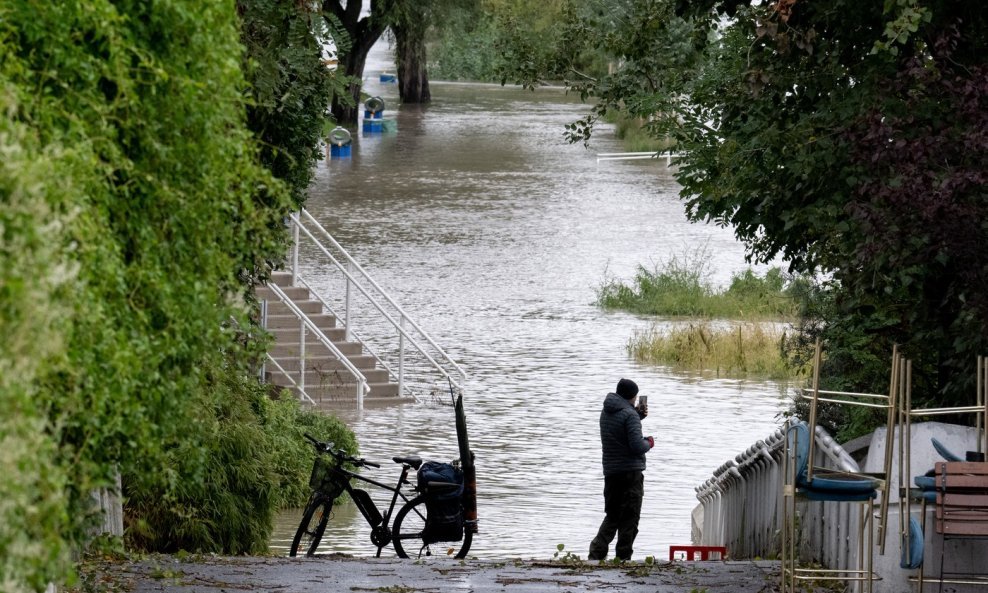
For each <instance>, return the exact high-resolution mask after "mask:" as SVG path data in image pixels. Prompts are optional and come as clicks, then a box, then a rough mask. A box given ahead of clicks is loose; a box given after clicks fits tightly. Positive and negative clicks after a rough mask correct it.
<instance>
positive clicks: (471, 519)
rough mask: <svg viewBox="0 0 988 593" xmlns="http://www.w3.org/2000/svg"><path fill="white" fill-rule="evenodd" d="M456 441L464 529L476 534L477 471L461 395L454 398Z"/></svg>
mask: <svg viewBox="0 0 988 593" xmlns="http://www.w3.org/2000/svg"><path fill="white" fill-rule="evenodd" d="M455 409H456V441H457V443H458V444H459V446H460V464H461V466H462V467H463V519H464V529H467V530H469V531H470V533H477V531H478V530H477V470H476V467H475V466H474V464H473V461H474V460H473V451H471V450H470V439H469V438H468V437H467V417H466V414H464V412H463V395H462V394H461V395H459V396H458V397H457V398H456V405H455Z"/></svg>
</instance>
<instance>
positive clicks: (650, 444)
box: [645, 437, 655, 449]
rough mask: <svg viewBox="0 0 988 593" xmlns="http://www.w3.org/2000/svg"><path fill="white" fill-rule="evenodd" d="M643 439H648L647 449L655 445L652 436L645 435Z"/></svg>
mask: <svg viewBox="0 0 988 593" xmlns="http://www.w3.org/2000/svg"><path fill="white" fill-rule="evenodd" d="M645 440H646V441H648V448H649V449H651V448H652V447H654V446H655V439H654V438H652V437H645Z"/></svg>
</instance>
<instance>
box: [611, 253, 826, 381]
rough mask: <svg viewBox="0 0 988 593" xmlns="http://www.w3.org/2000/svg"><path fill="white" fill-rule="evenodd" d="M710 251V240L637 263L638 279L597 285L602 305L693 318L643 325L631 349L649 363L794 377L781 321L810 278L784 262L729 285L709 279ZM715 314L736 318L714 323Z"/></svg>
mask: <svg viewBox="0 0 988 593" xmlns="http://www.w3.org/2000/svg"><path fill="white" fill-rule="evenodd" d="M710 261H711V257H710V255H709V254H708V252H707V250H706V246H701V247H698V248H696V249H694V250H692V251H686V252H685V253H683V254H679V255H673V256H671V257H670V258H669V259H668V260H667V261H666V262H664V263H663V264H661V265H656V266H655V268H654V269H652V270H648V269H645V268H644V267H642V266H639V267H638V270H637V272H636V274H635V277H634V279H633V280H631V281H630V282H629V283H624V282H621V281H618V280H616V279H613V278H610V279H606V280H605V281H604V282H603V283H602V284H601V286H600V287H599V288H598V289H597V304H598V305H599V306H600V307H602V308H604V309H619V310H624V311H629V312H631V313H638V314H644V315H662V316H666V317H687V318H690V319H691V320H690V321H688V322H678V323H674V324H673V325H672V326H671V328H670V327H669V326H665V327H661V328H660V327H659V326H653V328H652V329H650V330H647V331H643V332H637V333H636V334H635V335H634V336H633V337H632V338H631V339H630V340H629V342H628V351H629V353H630V354H632V355H633V356H634V357H635V359H636V360H638V361H640V362H644V363H654V364H666V365H671V366H674V367H678V368H680V369H683V370H690V371H707V372H714V373H716V374H717V375H719V376H751V375H755V376H761V377H767V378H773V379H788V378H792V377H795V376H798V375H800V374H801V373H802V369H799V368H792V367H791V365H790V364H789V363H788V361H787V358H786V356H785V354H784V346H785V341H786V332H785V329H784V325H783V323H782V322H786V321H790V320H793V319H795V318H796V317H797V315H798V313H799V301H800V296H801V294H802V292H803V291H805V290H808V287H809V285H810V282H809V280H808V279H806V278H803V277H790V276H787V275H785V274H784V273H783V272H782V270H780V269H779V268H772V269H770V270H768V271H767V272H766V273H765V274H764V275H758V274H756V273H755V272H753V271H752V270H751V269H750V268H749V269H747V270H745V271H744V272H740V273H737V274H734V275H733V277H732V278H731V283H730V285H729V286H728V287H727V288H726V289H718V288H716V287H714V286H713V285H712V284H711V282H710V280H709V277H710ZM713 319H722V320H734V321H730V322H724V321H721V322H713V321H711V320H713Z"/></svg>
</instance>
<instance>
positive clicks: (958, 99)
mask: <svg viewBox="0 0 988 593" xmlns="http://www.w3.org/2000/svg"><path fill="white" fill-rule="evenodd" d="M591 4H596V3H591ZM597 6H602V5H597ZM574 14H576V16H577V18H576V19H574V20H572V21H569V22H564V23H561V24H560V25H559V26H558V27H557V28H556V39H558V40H563V41H564V43H562V44H559V43H558V42H557V45H555V46H553V48H554V49H552V51H550V52H549V55H550V56H551V58H552V59H545V60H541V61H538V62H531V61H530V62H527V63H525V64H524V66H526V67H530V68H526V67H518V68H514V69H513V70H510V71H509V74H510V76H507V77H506V78H507V79H513V80H518V81H521V82H523V83H526V84H535V83H537V81H539V80H541V79H545V78H551V77H557V78H558V77H566V76H565V74H566V72H572V71H573V70H575V68H574V64H575V63H576V62H575V57H576V56H578V55H580V54H579V51H578V50H579V49H580V48H581V47H585V46H581V45H579V44H580V43H581V40H583V41H585V42H586V44H589V45H594V46H597V47H600V48H603V49H604V51H606V52H607V53H608V54H609V55H610V56H611V57H612V59H614V60H615V61H617V62H618V63H620V64H621V67H620V68H619V69H617V70H616V71H615V72H612V73H609V74H606V75H603V76H584V77H580V76H573V75H572V74H570V75H569V76H568V79H569V84H570V86H571V87H572V88H574V89H576V90H579V91H581V92H582V93H583V94H584V96H585V97H587V98H590V99H592V100H593V102H594V105H593V108H592V111H591V114H590V115H589V116H588V117H587V118H585V119H583V120H581V121H579V122H575V123H574V124H573V125H572V126H571V127H570V134H571V138H573V139H574V140H583V141H588V140H589V138H590V134H591V133H592V130H593V124H594V123H595V121H596V119H597V117H599V116H600V115H602V114H604V113H606V112H607V111H610V110H620V111H623V112H626V113H629V114H631V115H635V116H643V117H646V118H648V120H649V124H648V125H649V129H650V130H651V131H652V133H654V134H655V135H656V136H660V137H668V138H671V139H672V140H674V141H675V143H676V151H677V152H678V153H680V154H681V155H682V156H681V158H680V159H679V167H678V170H677V173H676V174H677V178H678V180H679V181H680V183H681V184H682V186H683V189H682V193H681V195H682V198H683V199H684V202H685V205H686V211H687V214H688V216H689V217H690V218H691V219H693V220H696V221H709V222H714V223H716V224H720V225H724V226H730V227H731V228H733V229H734V231H735V234H736V236H737V237H738V239H739V240H741V241H743V242H744V243H745V245H746V246H747V248H748V253H749V256H750V258H752V259H753V260H756V261H761V262H768V261H772V260H774V259H775V258H776V257H782V258H784V259H785V260H786V261H787V262H788V264H789V266H790V269H791V271H794V272H800V273H806V274H815V273H823V277H825V278H827V279H828V280H827V282H826V283H825V284H823V285H822V286H821V287H820V291H822V292H820V291H818V292H817V294H820V295H826V296H825V297H823V296H821V298H823V299H824V301H823V302H825V303H826V306H824V307H817V308H816V309H815V312H816V313H817V314H821V315H824V317H822V318H820V319H818V320H816V321H812V322H810V323H809V324H808V325H807V327H812V328H815V329H814V332H815V333H816V334H819V335H821V336H822V337H824V338H825V339H827V341H828V342H829V343H828V348H827V350H828V352H830V353H831V358H830V361H831V364H833V367H832V371H831V372H832V373H833V374H835V375H840V377H841V378H842V379H843V380H844V381H847V382H849V383H852V382H853V383H854V384H853V385H847V386H848V387H851V388H854V389H855V390H876V389H877V390H882V389H884V388H885V387H886V384H887V381H888V378H887V366H888V364H887V360H888V357H889V354H890V352H891V344H892V343H899V344H902V345H903V349H904V351H905V353H906V354H907V355H908V356H910V357H912V358H913V359H914V361H915V362H916V364H915V367H914V368H915V371H916V374H917V378H916V381H915V384H916V386H917V394H916V396H917V401H919V402H924V401H926V402H930V401H936V402H950V403H960V402H965V403H967V402H968V400H969V399H970V393H971V392H972V391H973V381H974V373H973V370H974V360H975V355H976V354H978V353H984V351H985V348H986V345H988V304H986V301H985V299H984V298H982V293H983V291H981V290H980V287H981V286H983V285H984V281H985V280H986V279H988V278H986V276H988V262H986V257H988V255H986V253H988V252H986V251H985V250H984V249H977V248H975V246H976V245H983V244H984V243H985V239H988V236H986V234H988V227H986V226H985V225H984V224H983V222H982V221H984V220H985V219H986V218H985V215H986V214H988V212H986V211H985V210H986V209H988V200H985V185H986V184H985V177H984V171H985V167H984V163H985V162H986V154H988V150H986V143H985V137H984V134H983V131H984V130H985V125H984V119H983V117H984V116H983V114H984V113H985V112H986V109H985V107H986V105H985V101H986V99H985V97H986V93H985V92H984V90H985V89H984V83H985V80H986V77H985V76H984V73H985V70H984V68H985V60H984V56H985V55H986V53H985V49H986V47H985V46H986V43H988V35H986V34H985V31H986V30H988V29H986V28H985V25H986V20H988V9H985V8H983V7H982V6H981V5H974V4H970V3H963V2H954V1H942V2H934V3H922V4H920V3H919V2H917V1H915V0H896V1H893V0H889V1H888V2H885V3H884V4H882V3H848V2H845V1H843V0H828V1H823V2H807V1H805V0H783V1H781V2H780V1H771V2H770V1H758V2H746V1H740V0H727V1H720V0H706V1H703V2H685V1H679V2H670V1H667V0H646V1H643V2H618V3H613V4H610V5H609V6H608V7H607V8H598V9H597V11H596V16H595V14H594V12H593V11H591V12H586V11H584V12H579V11H577V12H575V13H574ZM576 33H579V34H576ZM529 41H530V40H529ZM513 47H515V48H518V47H524V46H523V45H522V44H514V45H513ZM523 55H524V52H521V53H520V54H518V57H519V58H520V57H521V56H523ZM506 63H508V64H510V63H511V62H510V61H509V62H506ZM855 360H865V361H867V360H875V361H880V360H881V361H886V362H885V363H884V367H885V368H884V369H883V370H882V371H881V372H878V368H879V366H881V365H879V364H876V365H874V366H869V365H859V367H857V369H855V368H854V364H853V362H852V361H855ZM840 361H843V362H840Z"/></svg>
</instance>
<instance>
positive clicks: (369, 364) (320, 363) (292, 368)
mask: <svg viewBox="0 0 988 593" xmlns="http://www.w3.org/2000/svg"><path fill="white" fill-rule="evenodd" d="M271 358H274V359H275V360H276V361H278V364H280V365H281V368H283V369H285V371H287V372H289V373H296V372H298V356H293V357H287V356H282V357H278V356H274V355H273V354H272V356H271ZM347 360H349V361H350V363H351V364H353V366H355V367H357V368H358V369H360V372H362V373H363V372H364V370H373V369H374V368H375V367H376V366H377V358H375V357H374V355H373V354H359V355H356V356H348V357H347ZM305 363H306V364H305V366H306V368H308V369H312V370H314V371H320V372H326V371H330V370H336V369H344V368H346V367H345V366H344V365H343V363H342V362H340V361H339V360H338V359H337V358H336V357H335V356H309V355H308V354H306V357H305Z"/></svg>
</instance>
